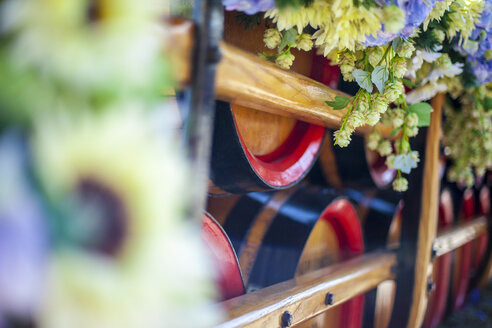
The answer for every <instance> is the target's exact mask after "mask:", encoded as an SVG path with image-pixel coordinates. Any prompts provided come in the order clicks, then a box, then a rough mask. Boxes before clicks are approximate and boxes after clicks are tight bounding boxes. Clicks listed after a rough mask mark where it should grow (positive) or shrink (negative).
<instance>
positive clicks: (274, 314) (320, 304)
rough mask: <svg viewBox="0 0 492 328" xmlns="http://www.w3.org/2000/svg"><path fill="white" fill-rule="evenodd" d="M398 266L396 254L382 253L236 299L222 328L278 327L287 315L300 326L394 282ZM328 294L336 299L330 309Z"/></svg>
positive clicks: (228, 306) (228, 307)
mask: <svg viewBox="0 0 492 328" xmlns="http://www.w3.org/2000/svg"><path fill="white" fill-rule="evenodd" d="M395 265H396V256H395V254H394V253H392V252H387V251H378V252H374V253H371V254H367V255H363V256H359V257H356V258H353V259H351V260H348V261H346V262H343V263H338V264H335V265H333V266H329V267H326V268H323V269H320V270H316V271H313V272H310V273H307V274H305V275H303V276H299V277H297V278H294V279H291V280H288V281H285V282H282V283H279V284H276V285H273V286H270V287H267V288H263V289H260V290H258V291H255V292H252V293H249V294H246V295H243V296H240V297H236V298H234V299H231V300H228V301H226V302H223V303H222V304H221V305H223V307H224V308H225V309H226V310H227V311H228V314H229V318H228V320H227V321H226V322H223V323H222V324H220V325H219V326H218V327H220V328H226V327H227V328H230V327H248V326H253V325H254V326H255V327H278V326H279V325H280V318H281V316H282V314H283V313H284V312H285V311H289V313H290V314H291V315H292V325H296V324H298V323H300V322H303V321H305V320H308V319H310V318H312V317H314V316H316V315H317V314H320V313H322V312H324V311H326V310H328V309H329V308H331V307H333V306H336V305H339V304H342V303H343V302H345V301H347V300H349V299H351V298H353V297H355V296H357V295H359V294H362V293H364V292H366V291H368V290H370V289H372V288H375V287H376V286H377V285H379V284H380V283H381V282H383V281H386V280H391V279H394V274H393V269H392V268H393V267H394V266H395ZM328 292H329V293H332V294H333V295H334V303H333V305H329V306H327V305H325V297H326V294H327V293H328Z"/></svg>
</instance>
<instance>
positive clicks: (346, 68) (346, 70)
mask: <svg viewBox="0 0 492 328" xmlns="http://www.w3.org/2000/svg"><path fill="white" fill-rule="evenodd" d="M354 69H355V66H353V65H350V64H342V65H341V66H340V72H341V73H342V76H343V80H344V81H347V82H353V81H354V80H355V78H354V76H353V75H352V72H353V71H354Z"/></svg>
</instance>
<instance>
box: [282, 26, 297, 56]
mask: <svg viewBox="0 0 492 328" xmlns="http://www.w3.org/2000/svg"><path fill="white" fill-rule="evenodd" d="M296 38H297V30H296V29H295V28H291V29H289V30H287V31H284V32H283V33H282V42H280V45H279V46H278V53H281V52H282V50H284V48H285V47H287V46H288V45H289V44H293V43H294V42H296Z"/></svg>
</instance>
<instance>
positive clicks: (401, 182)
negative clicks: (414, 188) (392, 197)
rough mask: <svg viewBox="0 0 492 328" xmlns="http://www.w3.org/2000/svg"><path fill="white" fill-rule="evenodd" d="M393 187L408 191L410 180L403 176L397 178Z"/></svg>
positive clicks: (397, 189)
mask: <svg viewBox="0 0 492 328" xmlns="http://www.w3.org/2000/svg"><path fill="white" fill-rule="evenodd" d="M393 189H394V190H396V191H400V192H403V191H406V190H407V189H408V180H407V179H405V178H403V177H400V178H396V179H395V180H394V181H393Z"/></svg>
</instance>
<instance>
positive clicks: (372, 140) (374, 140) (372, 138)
mask: <svg viewBox="0 0 492 328" xmlns="http://www.w3.org/2000/svg"><path fill="white" fill-rule="evenodd" d="M380 140H381V135H380V134H379V133H377V132H376V131H374V132H371V133H370V134H369V135H368V136H367V147H368V148H369V149H371V150H376V148H378V144H379V141H380Z"/></svg>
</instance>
